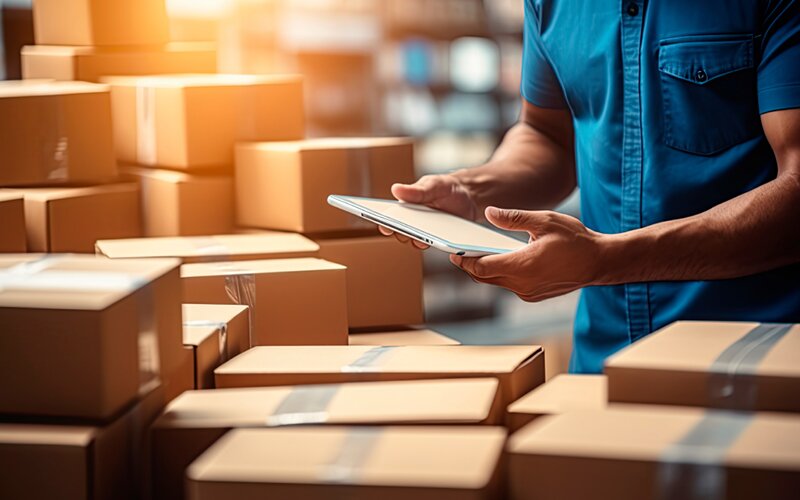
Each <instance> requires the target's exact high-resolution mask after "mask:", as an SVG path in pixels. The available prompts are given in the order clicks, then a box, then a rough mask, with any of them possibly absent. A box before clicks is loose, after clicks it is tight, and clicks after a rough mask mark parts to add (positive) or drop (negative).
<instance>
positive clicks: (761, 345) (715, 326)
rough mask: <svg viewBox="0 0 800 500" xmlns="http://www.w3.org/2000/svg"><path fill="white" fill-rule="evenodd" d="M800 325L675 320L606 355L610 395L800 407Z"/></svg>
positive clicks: (707, 404)
mask: <svg viewBox="0 0 800 500" xmlns="http://www.w3.org/2000/svg"><path fill="white" fill-rule="evenodd" d="M798 359H800V326H798V325H767V324H764V325H759V324H758V323H724V322H700V321H680V322H677V323H673V324H672V325H670V326H667V327H666V328H664V329H662V330H659V331H658V332H655V333H653V334H651V335H648V336H647V337H645V338H643V339H641V340H639V341H637V342H636V343H634V344H633V345H631V346H629V347H627V348H625V349H623V350H622V351H620V352H619V353H617V354H615V355H613V356H611V357H610V358H608V359H607V360H606V365H605V370H604V371H605V373H606V375H607V376H608V400H609V401H613V402H621V403H645V404H673V405H687V406H705V407H711V408H728V409H739V410H756V411H793V412H800V398H798V397H797V394H800V364H798V363H797V360H798Z"/></svg>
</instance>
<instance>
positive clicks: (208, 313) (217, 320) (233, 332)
mask: <svg viewBox="0 0 800 500" xmlns="http://www.w3.org/2000/svg"><path fill="white" fill-rule="evenodd" d="M199 326H213V327H215V328H217V329H219V330H220V332H221V333H222V339H223V340H224V346H223V351H222V361H221V362H223V363H224V362H225V361H227V360H228V359H230V358H232V357H234V356H236V355H238V354H240V353H243V352H244V351H246V350H247V349H249V348H250V309H249V308H248V307H247V306H241V305H233V304H183V327H184V329H185V328H186V327H199ZM211 377H212V379H213V377H214V374H213V370H212V374H211Z"/></svg>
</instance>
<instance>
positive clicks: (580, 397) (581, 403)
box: [506, 374, 607, 431]
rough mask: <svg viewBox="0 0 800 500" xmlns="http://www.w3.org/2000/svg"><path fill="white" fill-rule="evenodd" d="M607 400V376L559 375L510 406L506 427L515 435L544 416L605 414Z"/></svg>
mask: <svg viewBox="0 0 800 500" xmlns="http://www.w3.org/2000/svg"><path fill="white" fill-rule="evenodd" d="M606 397H607V394H606V377H605V376H604V375H569V374H561V375H557V376H555V377H554V378H551V379H550V380H548V381H547V382H546V383H544V384H543V385H540V386H539V387H537V388H536V389H534V390H532V391H531V392H529V393H528V394H526V395H524V396H522V397H521V398H519V399H518V400H516V401H514V402H513V403H511V404H510V405H509V406H508V413H507V414H506V425H507V426H508V428H509V429H510V430H512V431H515V430H517V429H520V428H521V427H523V426H525V425H526V424H528V423H530V422H532V421H533V420H535V419H537V418H539V417H541V416H544V415H558V414H559V413H564V412H568V411H576V410H602V409H604V408H605V407H606V405H607V401H606Z"/></svg>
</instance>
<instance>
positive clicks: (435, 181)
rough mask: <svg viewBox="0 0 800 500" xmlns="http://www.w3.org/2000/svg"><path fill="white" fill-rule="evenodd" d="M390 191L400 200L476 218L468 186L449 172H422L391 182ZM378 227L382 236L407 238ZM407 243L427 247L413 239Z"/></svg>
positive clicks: (465, 217) (404, 240) (476, 210)
mask: <svg viewBox="0 0 800 500" xmlns="http://www.w3.org/2000/svg"><path fill="white" fill-rule="evenodd" d="M392 195H394V197H395V198H397V199H398V200H400V201H404V202H406V203H415V204H417V205H426V206H429V207H432V208H436V209H438V210H441V211H443V212H448V213H451V214H453V215H457V216H459V217H462V218H464V219H469V220H476V219H477V218H478V215H479V213H478V207H477V206H476V205H475V202H474V201H473V200H472V196H471V195H470V193H469V190H468V189H467V187H466V186H465V185H464V184H463V183H462V182H461V181H459V179H458V178H457V177H456V176H455V175H452V174H440V175H426V176H423V177H421V178H420V179H419V180H418V181H417V182H415V183H414V184H394V185H393V186H392ZM378 229H379V230H380V232H381V234H383V235H384V236H391V235H394V237H395V238H397V239H398V240H399V241H401V242H404V243H405V242H407V241H409V238H408V237H406V236H403V235H402V234H395V233H394V231H392V230H391V229H388V228H386V227H383V226H378ZM411 243H412V244H413V245H414V246H415V247H417V248H423V249H424V248H428V245H426V244H424V243H421V242H419V241H416V240H411Z"/></svg>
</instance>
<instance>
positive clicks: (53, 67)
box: [22, 0, 217, 132]
mask: <svg viewBox="0 0 800 500" xmlns="http://www.w3.org/2000/svg"><path fill="white" fill-rule="evenodd" d="M54 1H58V0H54ZM216 69H217V49H216V46H215V45H214V44H213V43H205V42H175V43H170V44H167V45H160V46H126V47H86V46H66V45H28V46H26V47H23V48H22V77H23V78H25V79H30V78H52V79H54V80H70V81H72V80H81V81H84V82H100V80H101V79H102V78H103V77H106V76H115V75H159V74H164V73H213V72H214V71H216ZM109 132H110V130H109Z"/></svg>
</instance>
